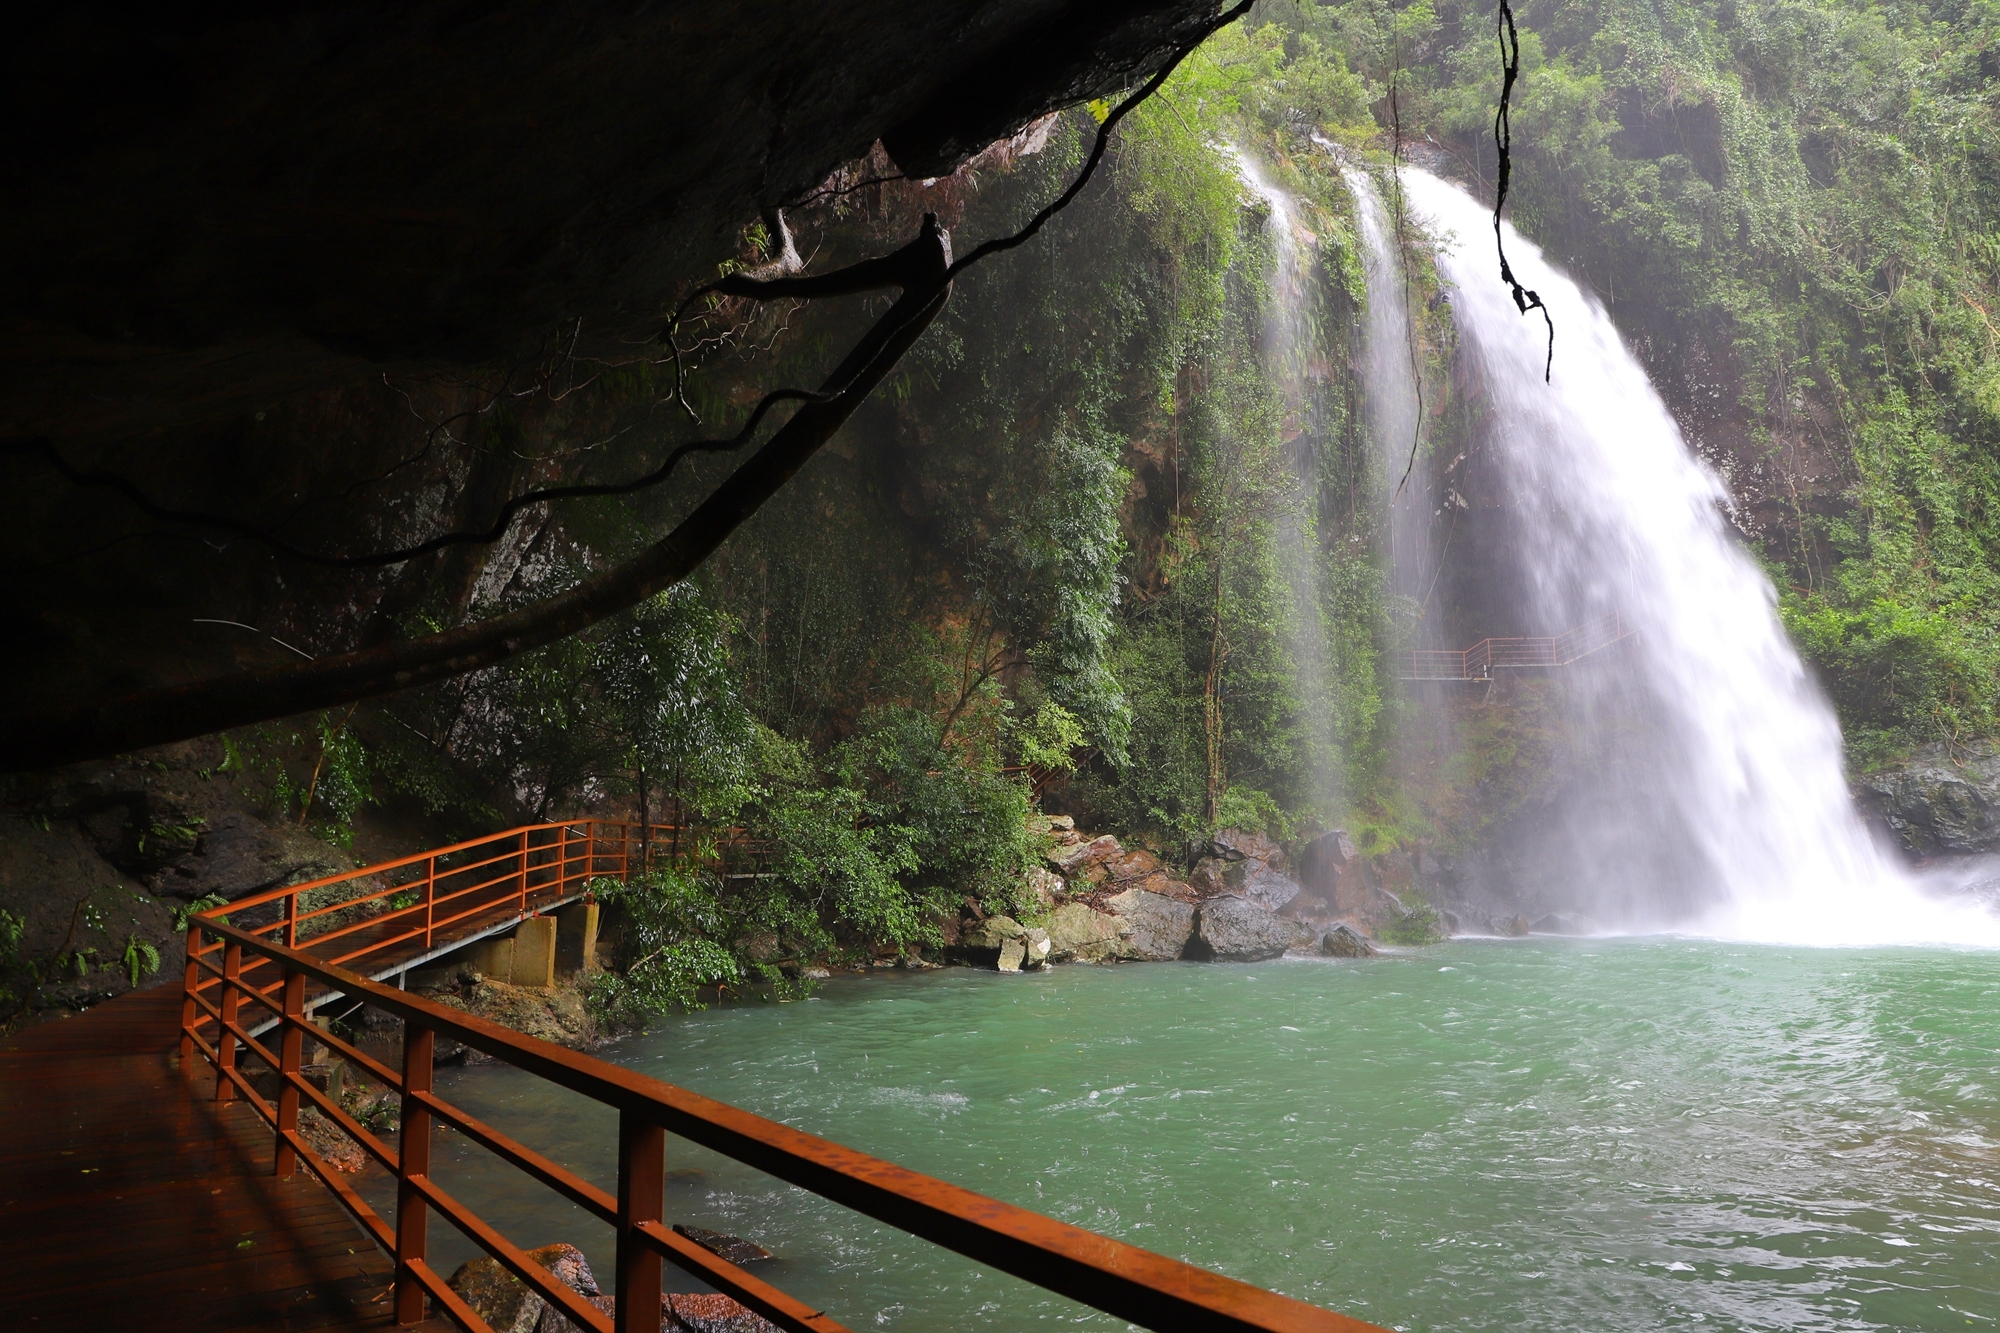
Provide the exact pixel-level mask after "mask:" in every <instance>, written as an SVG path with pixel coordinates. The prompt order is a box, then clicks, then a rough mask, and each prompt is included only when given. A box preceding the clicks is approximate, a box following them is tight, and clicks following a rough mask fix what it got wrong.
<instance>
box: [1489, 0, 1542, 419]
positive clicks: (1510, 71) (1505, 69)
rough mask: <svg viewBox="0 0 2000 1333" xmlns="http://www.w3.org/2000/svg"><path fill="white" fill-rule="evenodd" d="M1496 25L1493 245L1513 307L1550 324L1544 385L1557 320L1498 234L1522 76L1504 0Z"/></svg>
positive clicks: (1511, 171) (1509, 174)
mask: <svg viewBox="0 0 2000 1333" xmlns="http://www.w3.org/2000/svg"><path fill="white" fill-rule="evenodd" d="M1495 27H1496V28H1497V29H1498V31H1499V37H1500V106H1499V109H1498V110H1496V111H1495V112H1494V113H1493V142H1494V144H1495V145H1496V146H1497V147H1498V148H1499V150H1500V186H1499V189H1497V190H1496V191H1495V192H1494V195H1493V248H1494V249H1496V250H1498V251H1499V252H1500V281H1502V282H1504V283H1506V284H1507V288H1508V290H1509V291H1510V292H1512V293H1513V296H1514V308H1515V309H1516V310H1519V311H1520V312H1521V313H1522V314H1524V315H1525V314H1527V313H1528V312H1529V311H1530V310H1539V311H1541V312H1542V322H1543V323H1544V324H1547V325H1548V326H1549V355H1548V360H1546V361H1545V362H1543V363H1542V383H1544V384H1547V383H1548V382H1549V376H1550V375H1551V374H1553V373H1554V371H1555V367H1556V322H1555V320H1554V319H1553V318H1551V317H1550V315H1549V308H1548V307H1547V306H1546V305H1544V304H1542V298H1541V296H1540V295H1539V294H1538V293H1536V292H1533V291H1530V290H1529V289H1528V288H1526V287H1523V286H1522V285H1521V280H1520V279H1519V278H1517V277H1515V276H1514V269H1513V266H1512V265H1510V264H1509V263H1508V262H1507V242H1506V240H1505V239H1504V238H1503V237H1502V236H1501V234H1500V210H1501V209H1502V208H1503V207H1505V206H1506V203H1507V182H1508V180H1509V178H1510V177H1512V175H1513V174H1514V106H1513V101H1514V81H1515V80H1516V79H1518V78H1520V77H1521V34H1520V33H1518V32H1516V31H1515V30H1514V9H1513V6H1511V5H1509V4H1508V3H1507V0H1500V15H1499V17H1498V18H1497V19H1496V20H1495Z"/></svg>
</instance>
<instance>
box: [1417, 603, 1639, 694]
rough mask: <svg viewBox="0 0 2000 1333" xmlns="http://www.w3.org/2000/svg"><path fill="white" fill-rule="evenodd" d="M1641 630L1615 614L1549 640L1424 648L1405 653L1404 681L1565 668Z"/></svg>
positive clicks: (1490, 641)
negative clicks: (1464, 646) (1632, 626)
mask: <svg viewBox="0 0 2000 1333" xmlns="http://www.w3.org/2000/svg"><path fill="white" fill-rule="evenodd" d="M1636 632H1637V631H1635V630H1634V629H1632V628H1631V626H1629V625H1628V624H1626V622H1625V618H1624V616H1623V615H1622V614H1621V613H1619V612H1617V611H1613V612H1611V613H1609V614H1608V615H1603V616H1599V617H1598V618H1597V619H1595V620H1592V621H1589V622H1587V623H1585V624H1583V625H1579V626H1578V627H1577V628H1575V629H1572V630H1567V631H1565V632H1564V633H1561V634H1557V635H1552V636H1548V637H1527V638H1515V639H1481V640H1480V641H1479V642H1478V643H1475V644H1473V645H1472V646H1471V647H1470V648H1463V649H1459V648H1418V649H1416V650H1414V651H1412V652H1408V653H1405V654H1403V660H1402V663H1401V666H1402V670H1401V672H1400V673H1399V674H1400V677H1401V679H1403V680H1491V679H1493V673H1494V672H1495V671H1505V670H1524V669H1527V670H1531V669H1535V668H1544V667H1564V666H1568V665H1569V664H1570V663H1572V662H1576V661H1580V660H1581V659H1583V658H1586V657H1588V656H1590V655H1591V654H1592V653H1595V652H1601V651H1602V650H1604V649H1606V648H1609V647H1610V646H1611V645H1613V644H1615V643H1618V642H1621V641H1622V640H1625V639H1629V638H1631V637H1632V636H1633V634H1635V633H1636Z"/></svg>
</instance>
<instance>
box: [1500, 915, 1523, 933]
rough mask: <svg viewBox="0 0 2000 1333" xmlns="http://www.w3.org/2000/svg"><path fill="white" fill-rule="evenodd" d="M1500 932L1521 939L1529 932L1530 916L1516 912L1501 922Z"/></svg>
mask: <svg viewBox="0 0 2000 1333" xmlns="http://www.w3.org/2000/svg"><path fill="white" fill-rule="evenodd" d="M1500 933H1501V934H1502V935H1512V936H1514V937H1515V938H1516V939H1519V938H1520V937H1521V936H1523V935H1525V934H1527V933H1528V918H1526V917H1524V916H1522V915H1521V914H1520V913H1519V912H1516V913H1515V914H1514V915H1513V916H1510V917H1508V918H1507V919H1506V920H1505V921H1502V922H1501V923H1500Z"/></svg>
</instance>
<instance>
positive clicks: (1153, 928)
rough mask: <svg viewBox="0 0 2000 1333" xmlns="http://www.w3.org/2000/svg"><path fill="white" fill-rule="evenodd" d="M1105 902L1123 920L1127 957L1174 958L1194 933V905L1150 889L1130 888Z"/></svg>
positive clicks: (1152, 960) (1146, 958)
mask: <svg viewBox="0 0 2000 1333" xmlns="http://www.w3.org/2000/svg"><path fill="white" fill-rule="evenodd" d="M1104 906H1105V907H1106V908H1107V909H1109V910H1110V912H1111V913H1112V914H1113V915H1115V916H1117V917H1118V918H1119V919H1120V920H1121V921H1122V922H1123V923H1124V925H1123V929H1124V930H1125V931H1126V932H1127V933H1126V937H1125V938H1126V945H1127V949H1128V952H1126V953H1125V954H1124V955H1122V956H1124V957H1127V958H1134V959H1140V960H1144V961H1147V962H1171V961H1172V960H1173V959H1176V958H1179V957H1180V956H1181V953H1182V951H1183V950H1185V949H1186V948H1187V943H1188V937H1189V936H1190V935H1192V934H1193V933H1194V907H1193V906H1192V905H1191V904H1189V903H1184V902H1181V901H1180V900H1179V899H1177V898H1170V897H1168V896H1167V895H1166V894H1163V893H1154V892H1153V891H1152V890H1150V889H1139V888H1132V889H1127V890H1125V891H1124V892H1123V893H1118V894H1114V895H1112V896H1111V897H1110V898H1107V899H1106V900H1105V902H1104Z"/></svg>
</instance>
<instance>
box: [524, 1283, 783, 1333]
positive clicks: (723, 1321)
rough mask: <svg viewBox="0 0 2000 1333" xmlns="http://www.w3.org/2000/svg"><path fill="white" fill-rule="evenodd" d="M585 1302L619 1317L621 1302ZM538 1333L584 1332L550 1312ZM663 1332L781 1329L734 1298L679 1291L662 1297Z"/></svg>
mask: <svg viewBox="0 0 2000 1333" xmlns="http://www.w3.org/2000/svg"><path fill="white" fill-rule="evenodd" d="M585 1300H586V1301H587V1302H588V1303H589V1305H590V1306H591V1307H592V1308H593V1309H595V1310H597V1311H598V1312H599V1313H600V1314H604V1315H609V1316H614V1317H615V1316H616V1314H617V1312H618V1302H617V1301H616V1300H615V1299H614V1298H612V1297H610V1296H589V1297H586V1298H585ZM495 1333H498V1330H497V1329H496V1331H495ZM535 1333H582V1330H581V1329H579V1328H578V1327H577V1325H576V1323H575V1322H574V1321H572V1320H570V1319H569V1318H567V1317H565V1316H564V1315H562V1314H560V1313H558V1312H557V1311H555V1310H549V1311H548V1312H547V1313H546V1314H544V1315H543V1316H542V1322H541V1324H540V1325H539V1326H538V1327H537V1328H536V1329H535ZM660 1333H778V1326H777V1325H776V1324H773V1323H772V1322H770V1321H769V1320H768V1319H765V1318H764V1317H763V1316H762V1315H760V1314H757V1313H756V1312H755V1311H753V1310H751V1309H750V1308H749V1307H748V1306H746V1305H744V1304H743V1303H742V1302H741V1301H738V1300H737V1299H735V1298H734V1297H732V1296H724V1295H722V1294H721V1293H720V1292H712V1291H710V1292H690V1291H675V1292H667V1293H665V1294H663V1295H662V1296H661V1297H660Z"/></svg>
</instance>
